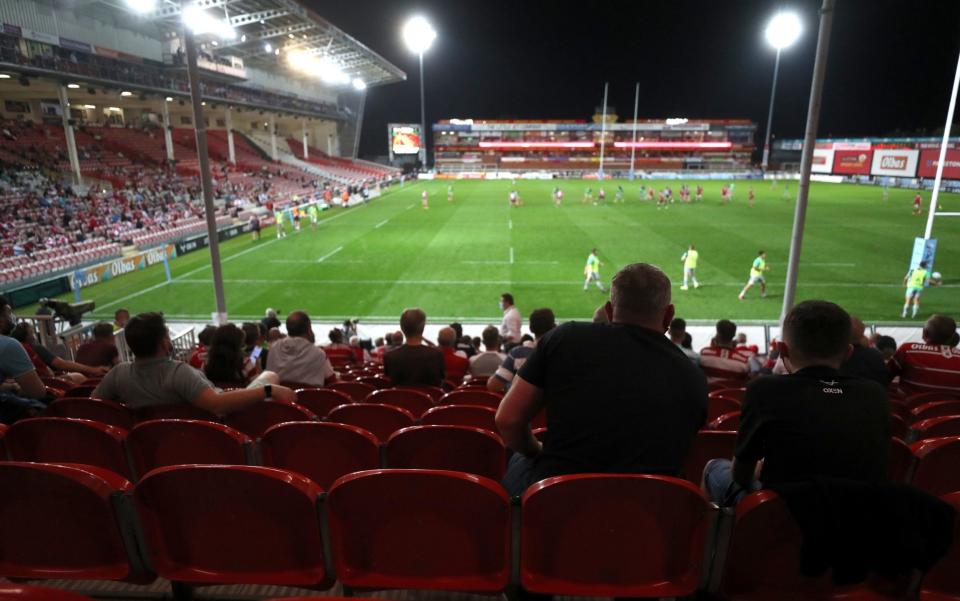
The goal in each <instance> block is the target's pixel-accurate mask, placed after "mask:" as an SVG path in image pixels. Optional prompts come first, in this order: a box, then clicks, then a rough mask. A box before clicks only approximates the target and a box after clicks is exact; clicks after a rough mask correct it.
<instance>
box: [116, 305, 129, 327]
mask: <svg viewBox="0 0 960 601" xmlns="http://www.w3.org/2000/svg"><path fill="white" fill-rule="evenodd" d="M128 321H130V311H127V310H126V309H117V310H116V311H115V312H114V314H113V331H114V332H119V331H120V330H122V329H123V328H125V327H126V326H127V322H128Z"/></svg>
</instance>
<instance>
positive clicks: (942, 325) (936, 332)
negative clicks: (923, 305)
mask: <svg viewBox="0 0 960 601" xmlns="http://www.w3.org/2000/svg"><path fill="white" fill-rule="evenodd" d="M956 333H957V322H956V321H955V320H954V319H953V318H952V317H950V316H948V315H939V314H938V315H933V316H931V317H930V319H928V320H927V323H926V324H925V325H924V326H923V341H924V342H926V343H927V344H938V345H939V344H950V343H951V342H952V341H953V338H954V334H956Z"/></svg>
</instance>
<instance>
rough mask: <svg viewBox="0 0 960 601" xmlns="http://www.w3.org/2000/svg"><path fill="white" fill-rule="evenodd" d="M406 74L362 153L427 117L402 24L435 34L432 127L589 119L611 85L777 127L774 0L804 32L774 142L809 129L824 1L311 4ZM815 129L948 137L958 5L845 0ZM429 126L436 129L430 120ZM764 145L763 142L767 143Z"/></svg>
mask: <svg viewBox="0 0 960 601" xmlns="http://www.w3.org/2000/svg"><path fill="white" fill-rule="evenodd" d="M305 2H306V4H308V5H310V6H312V7H313V8H314V9H315V10H316V11H317V12H318V13H320V14H322V15H323V16H325V17H326V18H328V19H329V20H330V21H332V22H333V23H334V24H335V25H337V26H338V27H340V28H341V29H343V30H345V31H346V32H347V33H349V34H351V35H353V36H354V37H356V38H357V39H359V40H360V41H361V42H363V43H364V44H366V45H367V46H369V47H370V48H372V49H373V50H375V51H376V52H378V53H380V54H381V55H382V56H384V57H385V58H386V59H387V60H389V61H391V62H393V63H394V64H396V65H398V66H399V67H400V68H401V69H403V70H404V71H406V72H407V75H408V79H407V81H406V82H403V83H398V84H392V85H387V86H382V87H377V88H373V89H371V90H370V91H369V93H368V96H367V106H366V113H365V116H364V124H363V138H362V141H361V147H360V154H361V156H366V157H372V156H376V155H383V154H386V149H387V137H386V136H387V134H386V124H387V122H392V121H400V122H404V121H408V122H417V121H419V118H420V98H419V74H418V67H417V59H416V56H415V55H413V54H411V53H409V52H408V51H407V50H406V48H405V47H404V45H403V41H402V40H401V37H400V29H401V27H402V24H403V22H404V21H405V20H406V18H407V17H409V16H410V15H413V14H423V15H425V16H426V17H427V18H428V19H429V20H430V21H431V22H432V24H433V26H434V28H435V29H436V30H437V32H438V37H437V40H436V42H435V43H434V46H433V47H432V48H431V49H430V51H429V52H428V53H427V54H426V55H425V59H424V60H425V70H426V96H427V123H428V124H429V123H432V122H434V121H436V120H438V119H445V118H451V117H457V118H488V119H511V118H517V119H522V118H526V119H554V118H555V119H564V118H565V119H588V118H589V117H590V116H591V115H592V114H593V110H594V108H595V107H598V106H600V104H601V102H602V96H603V83H604V82H605V81H609V82H610V100H609V102H610V106H612V107H615V108H616V109H617V112H618V114H619V115H620V119H621V120H623V119H629V118H630V117H631V116H632V112H633V93H634V85H635V83H636V82H637V81H639V82H640V110H639V115H640V117H641V118H644V117H648V118H665V117H687V118H695V117H699V118H749V119H753V120H754V121H756V122H758V123H759V124H760V125H761V129H760V131H761V132H762V131H763V125H764V123H765V121H766V111H767V103H768V102H769V94H770V83H771V80H772V77H773V63H774V50H773V49H772V48H770V47H769V46H768V45H767V44H766V41H765V40H764V37H763V29H764V26H765V24H766V21H767V19H768V18H769V17H770V16H771V15H772V14H773V13H774V12H776V10H777V9H778V8H789V9H792V10H795V11H796V12H798V13H799V14H800V16H801V19H802V20H803V23H804V28H805V29H804V33H803V34H802V36H801V38H800V40H799V41H798V43H796V44H795V45H794V46H792V47H790V48H789V49H787V50H785V51H784V53H783V56H782V60H781V71H780V79H779V83H778V86H777V103H776V113H775V115H774V123H773V132H774V136H775V137H802V135H803V129H804V125H805V122H806V111H807V102H808V96H809V92H810V80H811V77H812V71H813V59H814V54H815V50H816V39H817V27H818V9H819V6H820V2H818V1H815V0H796V1H794V2H776V1H735V0H723V1H718V0H710V1H699V2H698V1H693V0H670V1H662V2H660V1H658V2H653V1H649V0H648V1H639V0H635V1H633V2H626V1H620V2H602V1H596V2H587V1H579V2H564V1H553V2H547V1H533V0H512V1H509V2H507V1H501V0H484V1H483V2H480V1H469V0H411V1H407V0H359V1H353V2H346V1H340V2H321V1H320V0H305ZM837 5H838V6H837V10H836V14H835V18H834V23H833V35H832V38H831V45H830V57H829V61H828V66H827V81H826V87H825V92H824V102H823V109H822V115H821V121H820V130H819V136H820V137H828V136H834V137H839V136H871V135H873V136H877V135H895V134H898V133H899V134H907V133H909V134H913V133H918V132H923V131H926V132H927V133H929V134H933V133H935V131H936V130H940V131H941V132H942V127H943V119H944V116H945V114H946V109H947V102H948V100H949V94H950V86H951V83H952V79H953V72H954V67H955V65H956V60H957V51H958V49H960V2H955V1H952V0H951V1H947V0H900V1H895V0H837ZM428 127H429V125H428ZM759 142H760V140H758V143H759Z"/></svg>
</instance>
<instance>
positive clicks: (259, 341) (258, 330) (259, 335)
mask: <svg viewBox="0 0 960 601" xmlns="http://www.w3.org/2000/svg"><path fill="white" fill-rule="evenodd" d="M240 328H241V329H242V330H243V351H244V353H245V354H246V356H247V357H248V358H249V359H250V361H251V362H252V363H253V364H254V365H256V366H257V369H260V370H262V369H263V366H264V365H266V364H267V354H268V351H267V349H265V348H263V346H264V340H265V336H264V334H266V331H267V330H266V328H264V327H263V324H262V323H260V322H257V323H254V322H252V321H248V322H245V323H244V324H243V325H242V326H240Z"/></svg>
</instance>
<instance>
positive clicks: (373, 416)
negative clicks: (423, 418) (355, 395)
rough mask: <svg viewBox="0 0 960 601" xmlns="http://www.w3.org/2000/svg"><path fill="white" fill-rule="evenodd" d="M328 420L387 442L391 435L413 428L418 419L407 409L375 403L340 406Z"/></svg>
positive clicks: (331, 413) (332, 412)
mask: <svg viewBox="0 0 960 601" xmlns="http://www.w3.org/2000/svg"><path fill="white" fill-rule="evenodd" d="M327 419H328V420H329V421H332V422H337V423H338V424H350V425H351V426H357V427H358V428H363V429H364V430H366V431H368V432H370V433H371V434H373V435H374V436H376V437H377V440H379V441H380V442H386V441H387V439H388V438H390V435H391V434H393V433H394V432H396V431H397V430H400V429H401V428H406V427H408V426H412V425H413V424H414V423H415V422H416V420H417V418H415V417H414V416H413V414H412V413H410V412H409V411H407V410H406V409H401V408H400V407H393V406H391V405H376V404H373V403H352V404H350V405H340V406H339V407H337V408H336V409H334V410H333V411H331V412H330V414H329V415H328V416H327Z"/></svg>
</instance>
